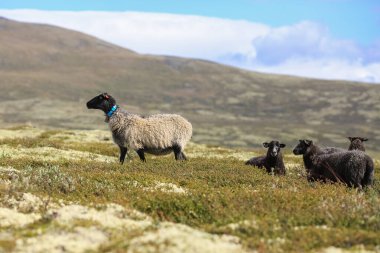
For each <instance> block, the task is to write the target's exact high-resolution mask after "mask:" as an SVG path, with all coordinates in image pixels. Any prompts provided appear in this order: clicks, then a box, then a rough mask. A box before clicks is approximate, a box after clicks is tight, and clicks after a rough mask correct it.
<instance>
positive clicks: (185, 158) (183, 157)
mask: <svg viewBox="0 0 380 253" xmlns="http://www.w3.org/2000/svg"><path fill="white" fill-rule="evenodd" d="M181 157H182V160H187V157H186V155H185V153H183V152H181Z"/></svg>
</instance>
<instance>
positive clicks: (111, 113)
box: [107, 105, 117, 117]
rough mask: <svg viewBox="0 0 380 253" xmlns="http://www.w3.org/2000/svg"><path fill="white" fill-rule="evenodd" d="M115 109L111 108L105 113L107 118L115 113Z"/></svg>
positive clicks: (114, 107)
mask: <svg viewBox="0 0 380 253" xmlns="http://www.w3.org/2000/svg"><path fill="white" fill-rule="evenodd" d="M116 109H117V105H114V106H112V108H111V110H110V111H109V112H107V116H108V117H111V116H112V115H113V113H114V112H115V111H116Z"/></svg>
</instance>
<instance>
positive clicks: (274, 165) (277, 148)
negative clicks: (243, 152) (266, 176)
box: [245, 141, 286, 175]
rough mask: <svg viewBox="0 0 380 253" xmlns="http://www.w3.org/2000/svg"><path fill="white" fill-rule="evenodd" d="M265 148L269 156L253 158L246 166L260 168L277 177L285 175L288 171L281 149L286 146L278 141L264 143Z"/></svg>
mask: <svg viewBox="0 0 380 253" xmlns="http://www.w3.org/2000/svg"><path fill="white" fill-rule="evenodd" d="M263 146H264V148H267V149H268V151H267V154H266V155H265V156H259V157H253V158H251V159H250V160H248V161H247V162H246V163H245V164H246V165H252V166H255V167H258V168H260V169H262V168H265V169H266V171H267V172H268V173H271V172H273V173H274V174H275V175H285V174H286V169H285V166H284V161H283V159H282V153H281V148H284V147H285V146H286V145H285V144H282V143H280V142H278V141H271V142H269V143H268V142H264V143H263Z"/></svg>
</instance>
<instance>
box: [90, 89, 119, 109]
mask: <svg viewBox="0 0 380 253" xmlns="http://www.w3.org/2000/svg"><path fill="white" fill-rule="evenodd" d="M114 105H116V101H115V99H114V98H113V97H112V96H111V95H109V94H107V93H102V94H100V95H98V96H96V97H94V98H93V99H91V100H90V101H88V102H87V108H88V109H99V110H102V111H103V112H105V113H107V112H109V111H110V110H111V109H112V107H113V106H114Z"/></svg>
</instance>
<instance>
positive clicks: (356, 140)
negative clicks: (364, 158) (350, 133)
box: [348, 137, 368, 151]
mask: <svg viewBox="0 0 380 253" xmlns="http://www.w3.org/2000/svg"><path fill="white" fill-rule="evenodd" d="M348 139H349V140H350V142H351V144H350V147H349V150H355V149H357V150H361V151H365V148H364V143H363V142H364V141H368V139H367V138H363V137H348Z"/></svg>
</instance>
